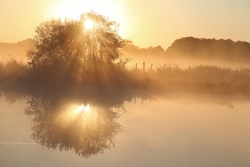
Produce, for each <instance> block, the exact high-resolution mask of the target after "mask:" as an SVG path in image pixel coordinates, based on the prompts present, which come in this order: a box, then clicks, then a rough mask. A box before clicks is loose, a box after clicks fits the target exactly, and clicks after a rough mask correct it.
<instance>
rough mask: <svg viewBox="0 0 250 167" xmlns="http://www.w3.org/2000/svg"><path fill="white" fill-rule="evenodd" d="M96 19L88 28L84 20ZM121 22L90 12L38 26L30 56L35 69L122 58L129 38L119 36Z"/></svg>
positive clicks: (91, 63) (83, 64)
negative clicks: (121, 52)
mask: <svg viewBox="0 0 250 167" xmlns="http://www.w3.org/2000/svg"><path fill="white" fill-rule="evenodd" d="M87 20H91V21H92V22H93V28H91V29H87V28H86V27H85V26H84V23H85V22H86V21H87ZM117 31H118V24H117V23H116V22H113V21H109V19H108V18H106V17H104V16H102V15H99V14H96V13H95V12H88V13H84V14H83V15H81V19H80V20H69V19H65V20H61V19H53V20H51V21H47V22H44V23H42V24H40V26H38V27H37V28H36V35H35V47H34V48H33V49H31V50H30V51H29V52H28V54H27V56H28V58H29V64H30V65H31V66H32V67H33V68H39V67H42V68H44V67H51V66H58V65H59V66H60V65H62V66H63V67H64V68H65V67H69V66H77V67H80V66H96V65H97V64H99V65H100V63H106V64H107V63H112V62H113V61H114V60H116V59H118V58H119V57H120V52H119V49H120V48H122V47H123V46H124V44H125V41H124V40H123V39H122V38H121V37H120V36H119V35H118V32H117Z"/></svg>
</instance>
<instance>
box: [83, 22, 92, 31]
mask: <svg viewBox="0 0 250 167" xmlns="http://www.w3.org/2000/svg"><path fill="white" fill-rule="evenodd" d="M84 26H85V28H86V30H89V29H91V28H93V26H94V23H93V21H92V20H86V21H85V22H84Z"/></svg>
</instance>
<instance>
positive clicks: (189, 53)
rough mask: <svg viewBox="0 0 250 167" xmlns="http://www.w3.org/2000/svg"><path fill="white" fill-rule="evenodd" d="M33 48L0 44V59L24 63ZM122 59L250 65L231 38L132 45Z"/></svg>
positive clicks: (246, 51) (248, 47)
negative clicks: (164, 46)
mask: <svg viewBox="0 0 250 167" xmlns="http://www.w3.org/2000/svg"><path fill="white" fill-rule="evenodd" d="M33 45H34V40H33V39H26V40H24V41H21V42H18V43H1V42H0V58H1V59H2V60H3V59H6V58H8V56H9V55H12V56H13V57H15V58H16V59H18V60H20V59H22V60H23V61H24V62H26V52H27V50H29V49H30V48H31V47H33ZM121 52H122V53H123V56H124V57H129V58H131V60H134V61H137V62H138V63H140V62H143V61H146V62H149V61H150V62H152V63H154V61H157V62H159V61H161V62H162V61H163V62H164V63H167V62H169V61H171V60H173V59H178V60H189V61H190V62H192V61H193V60H197V61H202V62H201V63H200V64H209V62H208V61H219V62H224V63H235V64H236V63H245V64H246V63H250V43H248V42H244V41H237V42H234V41H232V40H230V39H227V40H224V39H219V40H216V39H205V38H194V37H185V38H181V39H177V40H175V41H174V42H173V43H172V45H171V46H170V47H169V48H167V49H164V48H162V47H161V46H160V45H159V46H155V47H153V46H150V47H148V48H140V47H138V46H135V45H134V44H133V43H132V42H128V44H127V45H126V46H125V47H124V48H122V49H121ZM177 63H178V61H177Z"/></svg>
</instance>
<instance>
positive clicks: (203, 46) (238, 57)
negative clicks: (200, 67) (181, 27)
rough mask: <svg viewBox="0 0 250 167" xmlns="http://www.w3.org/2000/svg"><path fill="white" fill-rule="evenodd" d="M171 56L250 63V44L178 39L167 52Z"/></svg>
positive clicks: (220, 40)
mask: <svg viewBox="0 0 250 167" xmlns="http://www.w3.org/2000/svg"><path fill="white" fill-rule="evenodd" d="M166 54H167V55H169V56H177V57H188V58H193V59H197V60H199V59H209V60H222V61H226V62H248V63H250V43H248V42H244V41H237V42H234V41H232V40H230V39H227V40H224V39H219V40H216V39H204V38H194V37H186V38H181V39H177V40H176V41H174V42H173V44H172V45H171V46H170V47H169V48H168V49H167V50H166Z"/></svg>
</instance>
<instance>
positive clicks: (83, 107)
mask: <svg viewBox="0 0 250 167" xmlns="http://www.w3.org/2000/svg"><path fill="white" fill-rule="evenodd" d="M77 111H78V112H82V111H84V112H86V113H88V112H89V111H90V106H89V104H87V105H86V106H85V105H83V104H82V105H81V106H79V108H78V109H77Z"/></svg>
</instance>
